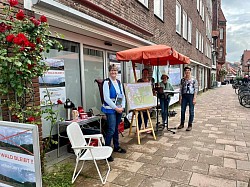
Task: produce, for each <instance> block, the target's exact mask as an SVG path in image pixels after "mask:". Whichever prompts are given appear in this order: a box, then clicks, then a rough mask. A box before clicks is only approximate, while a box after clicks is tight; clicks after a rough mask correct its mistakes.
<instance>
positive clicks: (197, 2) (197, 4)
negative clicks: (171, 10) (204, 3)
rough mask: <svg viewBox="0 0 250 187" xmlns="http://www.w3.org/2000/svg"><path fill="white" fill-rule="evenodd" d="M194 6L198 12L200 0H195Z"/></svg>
mask: <svg viewBox="0 0 250 187" xmlns="http://www.w3.org/2000/svg"><path fill="white" fill-rule="evenodd" d="M196 8H197V10H198V12H199V11H200V0H196Z"/></svg>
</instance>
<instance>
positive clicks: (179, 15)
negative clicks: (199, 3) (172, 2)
mask: <svg viewBox="0 0 250 187" xmlns="http://www.w3.org/2000/svg"><path fill="white" fill-rule="evenodd" d="M177 6H178V7H179V12H177ZM175 7H176V11H175V12H176V20H175V26H176V32H177V33H178V34H181V4H180V3H179V2H178V1H176V6H175ZM177 14H178V15H177ZM177 16H178V17H177ZM177 18H178V20H179V26H178V27H177Z"/></svg>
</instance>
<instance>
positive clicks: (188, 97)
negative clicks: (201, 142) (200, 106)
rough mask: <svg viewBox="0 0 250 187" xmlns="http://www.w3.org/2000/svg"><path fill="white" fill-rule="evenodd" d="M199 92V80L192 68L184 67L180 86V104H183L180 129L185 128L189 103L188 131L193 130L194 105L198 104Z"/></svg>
mask: <svg viewBox="0 0 250 187" xmlns="http://www.w3.org/2000/svg"><path fill="white" fill-rule="evenodd" d="M197 93H198V81H197V80H196V79H195V78H194V77H192V76H191V68H190V67H185V68H184V78H182V79H181V86H180V104H181V123H180V125H179V126H178V129H182V128H184V123H185V113H186V108H187V105H189V120H188V128H187V129H186V131H191V130H192V124H193V120H194V105H195V104H196V97H197Z"/></svg>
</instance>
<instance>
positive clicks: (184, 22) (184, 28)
mask: <svg viewBox="0 0 250 187" xmlns="http://www.w3.org/2000/svg"><path fill="white" fill-rule="evenodd" d="M182 36H183V38H185V39H187V13H186V12H185V11H184V10H183V14H182Z"/></svg>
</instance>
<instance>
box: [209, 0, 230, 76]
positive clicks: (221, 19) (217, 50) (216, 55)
mask: <svg viewBox="0 0 250 187" xmlns="http://www.w3.org/2000/svg"><path fill="white" fill-rule="evenodd" d="M226 22H227V20H226V18H225V16H224V14H223V11H222V9H221V0H213V38H214V41H213V61H214V62H213V66H216V75H214V74H213V75H212V76H213V79H216V80H217V81H220V80H221V77H220V70H221V69H222V66H223V64H225V62H226ZM214 72H215V71H213V73H214ZM214 76H216V77H215V78H214Z"/></svg>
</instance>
